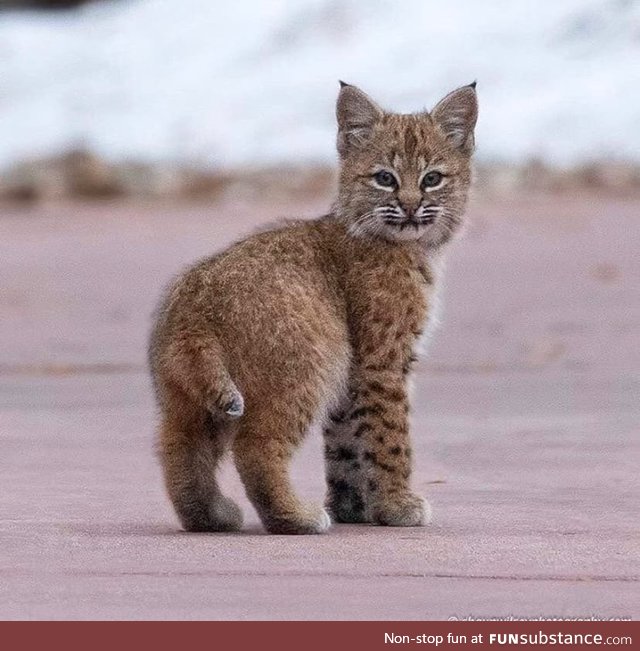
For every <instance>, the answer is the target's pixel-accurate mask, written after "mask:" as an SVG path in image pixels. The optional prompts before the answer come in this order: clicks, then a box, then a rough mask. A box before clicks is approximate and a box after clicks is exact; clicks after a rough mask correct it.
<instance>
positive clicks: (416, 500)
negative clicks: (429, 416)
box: [149, 82, 477, 534]
mask: <svg viewBox="0 0 640 651" xmlns="http://www.w3.org/2000/svg"><path fill="white" fill-rule="evenodd" d="M336 112H337V119H338V140H337V145H338V152H339V155H340V176H339V187H338V195H337V199H336V201H335V204H334V206H333V208H332V211H331V213H330V214H328V215H326V216H324V217H321V218H319V219H316V220H312V221H294V222H290V223H287V224H286V225H283V226H280V227H278V228H274V229H272V230H269V231H266V232H261V233H259V234H256V235H253V236H251V237H249V238H247V239H245V240H244V241H241V242H239V243H237V244H235V245H234V246H232V247H231V248H229V249H227V250H226V251H224V252H222V253H220V254H218V255H214V256H212V257H210V258H207V259H206V260H203V261H202V262H200V263H198V264H196V265H195V266H194V267H192V268H191V269H190V270H188V271H187V272H186V273H185V274H183V275H182V276H181V277H180V278H178V280H177V281H176V282H175V283H174V284H173V286H172V287H171V288H170V289H169V291H168V293H167V295H166V297H165V299H164V301H163V303H162V304H161V306H160V309H159V312H158V315H157V322H156V324H155V327H154V329H153V333H152V337H151V343H150V348H149V358H150V365H151V370H152V375H153V380H154V385H155V389H156V394H157V399H158V402H159V405H160V408H161V412H162V425H161V431H160V456H161V459H162V465H163V469H164V476H165V480H166V486H167V489H168V493H169V496H170V497H171V500H172V502H173V505H174V507H175V509H176V511H177V513H178V516H179V518H180V520H181V522H182V525H183V526H184V528H185V529H187V530H189V531H232V530H237V529H239V528H240V527H241V525H242V513H241V511H240V509H239V508H238V506H237V505H236V504H235V503H234V502H233V501H232V500H230V499H229V498H228V497H225V495H224V494H223V493H222V492H221V490H220V487H219V485H218V483H217V481H216V469H217V466H218V463H219V461H220V459H221V457H222V455H223V454H224V452H225V450H226V449H227V448H230V449H231V450H232V451H233V457H234V460H235V463H236V466H237V468H238V471H239V473H240V477H241V478H242V481H243V483H244V485H245V488H246V491H247V495H248V497H249V499H250V500H251V502H252V503H253V505H254V506H255V508H256V509H257V511H258V514H259V515H260V518H261V520H262V522H263V524H264V526H265V527H266V529H267V530H268V531H270V532H272V533H289V534H310V533H320V532H322V531H325V530H326V529H327V528H328V527H329V525H330V524H331V518H333V519H334V520H335V521H337V522H372V523H379V524H384V525H391V526H418V525H423V524H425V523H426V522H427V521H428V519H429V506H428V504H427V503H426V502H425V501H424V500H423V499H422V498H421V497H419V496H418V495H416V494H415V493H413V492H412V491H411V488H410V481H409V480H410V476H411V446H410V441H409V421H408V418H409V401H408V390H407V378H408V375H409V373H410V371H411V366H412V364H413V363H414V361H415V360H416V348H417V344H418V342H419V339H420V338H421V335H422V334H423V332H424V331H425V327H427V326H428V323H429V320H430V318H432V311H433V303H434V294H435V291H436V287H437V283H438V264H437V261H438V259H439V258H440V254H441V250H442V247H444V245H445V244H447V242H448V241H449V240H450V239H451V237H452V235H453V234H454V233H455V231H456V230H457V229H458V228H459V226H460V224H461V220H462V215H463V212H464V208H465V204H466V199H467V193H468V189H469V184H470V179H471V171H470V164H471V155H472V152H473V147H474V137H473V130H474V127H475V123H476V118H477V101H476V91H475V83H474V84H471V85H469V86H464V87H462V88H459V89H458V90H455V91H453V92H452V93H450V94H449V95H447V96H446V97H445V98H444V99H442V100H441V101H440V102H439V104H438V105H437V106H436V107H435V108H434V109H433V111H431V113H427V112H422V113H416V114H411V115H400V114H396V113H388V112H386V111H384V110H382V109H381V108H380V107H379V106H378V105H377V104H376V103H375V102H373V101H372V100H371V99H370V98H369V97H368V96H367V95H366V94H365V93H363V92H362V91H361V90H359V89H358V88H356V87H355V86H351V85H349V84H345V83H342V82H341V89H340V94H339V97H338V102H337V111H336ZM318 422H319V423H322V424H323V426H324V437H325V458H326V475H327V485H328V493H327V499H326V506H327V509H328V512H327V511H325V509H323V508H322V507H321V506H319V505H315V504H306V503H303V502H302V501H300V500H299V499H298V497H297V496H296V493H295V492H294V490H293V488H292V486H291V483H290V480H289V468H288V466H289V461H290V459H291V456H292V454H293V452H294V450H295V448H296V446H297V445H299V443H300V442H301V441H302V439H303V437H304V435H305V432H306V431H307V430H308V428H309V427H310V425H311V424H312V423H318ZM329 513H330V514H331V518H330V516H329Z"/></svg>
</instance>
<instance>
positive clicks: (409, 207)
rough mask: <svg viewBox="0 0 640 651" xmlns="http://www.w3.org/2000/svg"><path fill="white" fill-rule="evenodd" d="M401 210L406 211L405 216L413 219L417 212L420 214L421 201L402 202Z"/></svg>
mask: <svg viewBox="0 0 640 651" xmlns="http://www.w3.org/2000/svg"><path fill="white" fill-rule="evenodd" d="M400 208H402V210H403V211H404V214H405V215H406V216H407V217H408V218H409V219H411V218H412V217H413V216H414V215H415V214H416V212H418V208H420V201H419V200H418V201H406V200H405V201H401V202H400Z"/></svg>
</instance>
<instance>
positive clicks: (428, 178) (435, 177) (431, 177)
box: [422, 172, 442, 190]
mask: <svg viewBox="0 0 640 651" xmlns="http://www.w3.org/2000/svg"><path fill="white" fill-rule="evenodd" d="M440 181H442V174H440V172H427V173H426V174H425V175H424V176H423V177H422V189H423V190H424V189H425V188H434V187H435V186H436V185H440Z"/></svg>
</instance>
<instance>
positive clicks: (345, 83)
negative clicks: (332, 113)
mask: <svg viewBox="0 0 640 651" xmlns="http://www.w3.org/2000/svg"><path fill="white" fill-rule="evenodd" d="M338 83H339V84H340V88H344V87H345V86H351V84H348V83H347V82H346V81H342V79H338Z"/></svg>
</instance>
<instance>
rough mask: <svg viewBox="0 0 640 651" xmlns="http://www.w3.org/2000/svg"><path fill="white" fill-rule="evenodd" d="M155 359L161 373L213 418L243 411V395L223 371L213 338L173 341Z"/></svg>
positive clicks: (219, 351) (236, 416) (229, 415)
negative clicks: (158, 357)
mask: <svg viewBox="0 0 640 651" xmlns="http://www.w3.org/2000/svg"><path fill="white" fill-rule="evenodd" d="M157 362H159V363H157V364H155V366H156V368H157V370H158V371H159V372H160V374H161V375H162V376H164V377H165V378H167V379H169V380H171V381H172V383H174V384H177V385H178V386H179V387H180V388H181V389H182V390H183V391H184V392H185V393H186V394H187V395H188V396H189V397H190V398H191V399H192V400H193V401H194V402H195V403H196V404H198V405H200V406H201V407H204V408H205V409H207V410H208V411H210V412H211V413H212V415H213V416H214V417H215V416H222V415H224V416H226V417H229V418H240V416H242V415H243V414H244V398H243V397H242V394H241V393H240V391H239V389H238V387H237V386H236V385H235V382H234V381H233V380H232V379H231V376H230V375H229V372H228V371H227V368H226V366H225V364H224V361H223V354H222V349H221V347H220V344H219V342H218V341H217V339H216V338H215V337H213V336H211V335H207V336H206V337H199V338H197V339H196V338H189V339H188V340H178V341H173V342H172V343H170V344H169V346H168V347H167V349H166V350H165V351H164V354H162V355H161V356H160V359H159V360H157Z"/></svg>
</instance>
